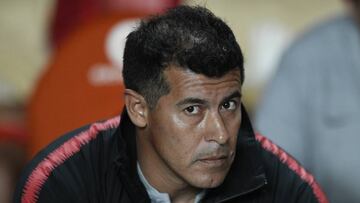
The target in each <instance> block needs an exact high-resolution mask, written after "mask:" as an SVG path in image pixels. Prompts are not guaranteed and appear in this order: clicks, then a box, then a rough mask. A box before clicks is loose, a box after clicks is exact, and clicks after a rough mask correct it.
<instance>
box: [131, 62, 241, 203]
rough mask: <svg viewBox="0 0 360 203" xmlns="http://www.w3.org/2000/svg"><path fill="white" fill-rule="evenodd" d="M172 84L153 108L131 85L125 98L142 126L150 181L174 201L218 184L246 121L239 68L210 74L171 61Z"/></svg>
mask: <svg viewBox="0 0 360 203" xmlns="http://www.w3.org/2000/svg"><path fill="white" fill-rule="evenodd" d="M164 74H165V77H166V79H167V81H168V83H169V85H170V87H171V91H170V93H169V94H167V95H165V96H162V97H161V98H160V99H159V100H158V103H157V105H156V107H155V109H152V110H150V109H149V108H148V107H147V105H146V102H145V100H144V98H143V97H142V96H141V95H139V94H138V93H136V92H134V91H132V90H126V92H125V103H126V105H127V110H128V112H129V116H130V119H131V120H132V121H133V123H134V124H135V125H136V126H137V149H138V160H139V163H140V167H141V170H142V172H143V174H144V176H145V178H146V179H147V180H148V182H149V183H150V184H151V185H152V186H153V187H155V188H156V189H157V190H158V191H160V192H165V193H168V194H169V195H170V198H171V200H172V202H193V201H194V198H195V195H196V194H197V193H198V192H199V191H201V190H202V189H204V188H214V187H217V186H219V185H220V184H221V183H222V182H223V181H224V178H225V176H226V174H227V173H228V171H229V169H230V166H231V164H232V163H233V160H234V156H235V151H236V141H237V132H238V129H239V127H240V124H241V109H240V108H241V105H240V101H241V82H240V71H239V70H238V69H236V70H232V71H230V72H229V73H227V74H225V75H224V76H223V77H220V78H208V77H206V76H204V75H200V74H196V73H194V72H191V71H190V70H182V69H179V68H174V67H170V68H168V69H166V70H165V72H164Z"/></svg>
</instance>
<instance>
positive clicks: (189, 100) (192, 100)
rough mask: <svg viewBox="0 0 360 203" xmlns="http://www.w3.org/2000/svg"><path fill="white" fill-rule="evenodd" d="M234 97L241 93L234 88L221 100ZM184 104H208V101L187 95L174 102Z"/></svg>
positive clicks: (177, 104)
mask: <svg viewBox="0 0 360 203" xmlns="http://www.w3.org/2000/svg"><path fill="white" fill-rule="evenodd" d="M236 97H239V98H241V93H240V92H239V91H238V90H236V91H234V92H233V93H231V94H230V95H229V96H227V97H225V98H224V99H222V102H225V101H228V100H230V99H233V98H236ZM185 104H201V105H207V104H209V102H208V101H206V100H204V99H200V98H196V97H188V98H185V99H183V100H181V101H179V102H178V103H176V106H179V107H180V106H183V105H185Z"/></svg>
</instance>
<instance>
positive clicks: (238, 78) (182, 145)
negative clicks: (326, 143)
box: [15, 6, 326, 203]
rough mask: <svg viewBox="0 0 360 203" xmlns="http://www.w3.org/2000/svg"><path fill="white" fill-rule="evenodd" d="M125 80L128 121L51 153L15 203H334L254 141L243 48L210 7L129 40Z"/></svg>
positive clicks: (97, 128) (62, 143)
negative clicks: (244, 102)
mask: <svg viewBox="0 0 360 203" xmlns="http://www.w3.org/2000/svg"><path fill="white" fill-rule="evenodd" d="M123 77H124V81H125V86H126V88H127V89H126V91H125V104H126V108H125V110H124V112H123V115H122V116H121V122H120V121H119V118H114V119H112V120H108V121H105V122H103V123H96V124H93V125H91V126H87V127H84V128H81V129H79V130H76V131H74V132H72V133H70V134H68V135H65V136H63V137H62V138H60V139H59V140H57V141H55V142H54V143H53V144H52V145H50V146H48V147H47V148H46V149H45V150H43V151H42V152H41V153H40V154H39V155H38V156H37V157H36V158H35V159H34V161H33V162H32V163H31V164H30V166H29V167H28V169H27V171H26V172H25V175H24V178H23V179H22V180H21V181H20V183H19V185H18V189H17V194H16V196H15V202H20V201H22V202H136V203H138V202H156V203H157V202H173V203H174V202H175V203H177V202H326V198H325V196H324V194H323V193H322V191H321V189H320V187H319V186H318V185H317V183H316V182H315V180H314V179H313V177H312V176H311V175H310V174H308V173H307V172H306V171H305V170H303V169H302V168H301V167H300V166H299V165H298V164H297V163H296V162H295V161H294V160H293V159H292V158H291V157H290V156H288V155H287V154H286V153H285V152H283V151H282V150H281V149H279V148H278V147H276V146H275V145H273V144H272V143H271V142H269V141H268V140H267V139H266V138H265V137H262V136H260V135H258V136H257V137H256V138H255V135H254V133H253V131H252V129H251V125H250V123H249V119H248V117H247V115H246V113H245V110H244V109H243V107H242V106H241V86H242V83H243V80H244V71H243V57H242V53H241V50H240V47H239V45H238V44H237V42H236V40H235V37H234V35H233V33H232V31H231V30H230V28H229V27H228V26H227V25H226V24H225V23H224V22H223V21H221V20H220V19H219V18H217V17H215V16H214V15H213V14H212V13H211V12H210V11H208V10H207V9H205V8H200V7H196V8H192V7H187V6H182V7H178V8H175V9H172V10H169V11H168V12H167V13H166V14H164V15H162V16H155V17H152V18H150V19H148V20H145V21H143V22H142V23H141V25H140V26H139V27H138V28H137V29H136V30H135V31H133V32H132V33H130V34H129V36H128V39H127V42H126V46H125V54H124V69H123ZM280 156H281V160H280Z"/></svg>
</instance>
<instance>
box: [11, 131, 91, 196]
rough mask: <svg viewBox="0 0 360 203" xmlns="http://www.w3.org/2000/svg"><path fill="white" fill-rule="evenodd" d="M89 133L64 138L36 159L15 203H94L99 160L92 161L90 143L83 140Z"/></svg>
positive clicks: (48, 147)
mask: <svg viewBox="0 0 360 203" xmlns="http://www.w3.org/2000/svg"><path fill="white" fill-rule="evenodd" d="M88 129H89V128H88V127H83V128H81V129H78V130H76V131H74V132H71V133H69V134H67V135H64V136H62V137H60V138H59V139H57V140H56V141H54V142H53V143H52V144H50V145H49V146H47V147H46V148H44V149H43V150H42V151H41V152H40V153H39V154H38V155H36V156H35V158H34V159H33V160H32V161H31V162H30V163H29V164H28V165H27V167H26V168H25V170H24V171H23V174H22V177H21V178H20V180H19V182H18V184H17V188H16V191H15V194H14V199H13V202H32V203H35V202H36V203H37V202H55V203H56V202H59V203H60V202H92V201H88V200H89V199H91V198H90V197H91V194H94V193H96V188H95V185H96V184H95V182H94V180H96V174H97V172H96V168H95V167H94V166H95V165H96V160H97V159H96V157H92V159H91V161H89V160H90V156H91V155H90V150H89V149H84V146H86V148H89V146H88V142H84V140H83V139H82V138H83V137H81V136H84V135H86V133H85V134H84V133H83V132H86V131H87V130H88ZM79 135H80V136H79Z"/></svg>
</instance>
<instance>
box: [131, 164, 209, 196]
mask: <svg viewBox="0 0 360 203" xmlns="http://www.w3.org/2000/svg"><path fill="white" fill-rule="evenodd" d="M137 172H138V174H139V177H140V181H141V182H142V183H143V184H144V186H145V189H146V191H147V193H148V195H149V197H150V199H151V202H152V203H170V202H171V200H170V196H169V194H168V193H161V192H159V191H158V190H157V189H155V188H154V187H153V186H151V185H150V183H149V182H148V181H147V180H146V178H145V176H144V174H143V173H142V171H141V168H140V164H139V162H137ZM204 195H205V190H203V191H201V192H200V193H199V194H197V195H196V197H195V201H194V203H199V202H200V200H201V199H202V198H203V197H204Z"/></svg>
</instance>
